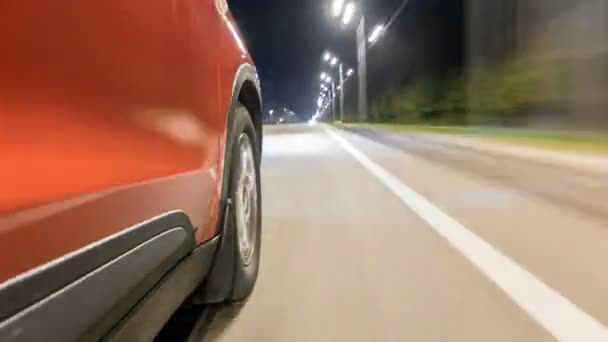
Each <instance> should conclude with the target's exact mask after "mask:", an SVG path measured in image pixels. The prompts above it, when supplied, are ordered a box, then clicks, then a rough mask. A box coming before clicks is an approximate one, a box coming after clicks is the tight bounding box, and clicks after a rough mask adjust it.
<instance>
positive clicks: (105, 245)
mask: <svg viewBox="0 0 608 342" xmlns="http://www.w3.org/2000/svg"><path fill="white" fill-rule="evenodd" d="M83 229H86V227H83ZM195 246H196V242H195V238H194V230H193V227H192V224H191V223H190V220H189V219H188V217H187V215H186V214H185V213H183V212H181V211H174V212H170V213H167V214H164V215H161V216H159V217H156V218H153V219H151V220H148V221H146V222H143V223H141V224H139V225H136V226H134V227H131V228H129V229H126V230H124V231H122V232H121V233H119V234H116V235H114V236H111V237H109V238H107V239H104V240H102V241H100V242H97V243H95V244H92V245H90V246H87V247H85V248H82V249H80V250H78V251H75V252H73V253H70V254H69V255H66V256H64V257H62V258H60V259H58V260H54V261H52V262H50V263H48V264H46V265H43V266H41V267H38V268H36V269H34V270H32V271H29V272H27V273H25V274H23V275H21V276H18V277H17V278H15V279H12V280H9V281H8V282H6V283H4V284H2V285H0V341H81V340H87V341H88V340H99V339H101V338H103V337H104V336H107V334H108V332H109V331H112V330H113V329H117V327H118V326H124V327H131V328H132V329H133V328H134V327H135V324H134V323H129V324H127V320H126V319H125V317H130V316H133V317H140V316H136V315H135V314H134V312H136V311H138V310H137V309H138V308H139V309H141V308H144V307H146V306H149V305H146V303H149V302H150V298H152V296H153V294H158V293H165V294H166V292H167V290H164V291H160V292H159V291H156V289H162V288H166V287H167V286H169V285H167V284H173V283H176V284H177V285H173V286H177V288H183V289H189V288H190V287H193V288H194V287H196V285H197V284H198V283H200V281H202V279H203V277H204V275H205V273H206V272H207V270H208V268H209V265H210V263H211V261H212V259H213V255H214V253H215V246H216V239H214V240H211V241H209V242H208V243H206V244H205V245H204V246H201V247H198V248H195ZM185 269H189V270H190V271H191V272H192V274H190V272H185V271H184V270H185ZM184 273H188V274H186V275H184ZM174 275H181V276H179V277H178V278H179V279H181V281H175V280H173V279H171V280H169V278H173V277H174ZM176 279H177V278H176ZM169 292H171V291H169ZM189 293H190V292H188V293H180V294H179V295H177V294H173V295H172V296H169V297H170V298H169V299H165V301H170V302H174V303H173V305H170V306H171V307H177V306H179V304H180V303H181V301H183V299H184V298H186V297H187V296H188V295H189ZM134 308H135V309H134ZM167 309H168V308H160V310H159V311H163V312H162V313H160V312H159V314H158V316H161V318H162V317H165V316H167V314H166V313H165V312H164V311H166V310H167ZM169 315H170V313H169ZM153 316H154V315H152V314H148V316H147V317H150V318H151V319H152V318H153ZM166 318H167V319H168V316H167V317H166ZM155 321H160V319H159V318H155ZM159 325H160V326H158V327H156V329H160V328H161V327H162V323H160V324H159ZM124 331H126V330H124Z"/></svg>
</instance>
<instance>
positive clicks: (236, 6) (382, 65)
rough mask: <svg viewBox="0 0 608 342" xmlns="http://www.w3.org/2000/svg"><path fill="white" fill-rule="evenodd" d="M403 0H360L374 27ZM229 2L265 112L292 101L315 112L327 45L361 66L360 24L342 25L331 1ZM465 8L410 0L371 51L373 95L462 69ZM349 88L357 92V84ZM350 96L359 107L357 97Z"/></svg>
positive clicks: (455, 0) (305, 113)
mask: <svg viewBox="0 0 608 342" xmlns="http://www.w3.org/2000/svg"><path fill="white" fill-rule="evenodd" d="M401 2H402V0H367V1H366V2H365V1H363V2H359V3H360V4H361V5H362V6H364V9H363V10H364V11H365V13H366V18H367V21H368V27H371V26H373V25H374V24H375V23H382V22H385V21H386V20H387V19H388V18H389V17H390V16H391V15H392V13H394V11H395V10H396V9H397V8H398V7H399V5H400V4H401ZM229 3H230V8H231V10H232V13H233V15H234V16H235V18H236V20H237V22H238V24H239V27H240V29H241V31H242V32H243V35H244V36H245V37H244V38H245V40H246V42H247V45H248V47H249V50H250V52H251V54H252V55H253V59H254V62H255V64H256V66H257V68H258V72H259V74H260V78H261V82H262V92H263V98H264V107H265V110H266V111H268V110H269V109H272V108H282V107H288V108H290V109H291V110H293V111H295V112H296V113H297V114H298V115H299V116H300V117H302V118H306V117H310V116H311V115H313V114H314V111H315V109H316V103H315V102H316V98H317V96H318V92H319V73H320V72H321V70H322V66H321V59H320V58H321V54H322V52H323V51H324V50H326V49H329V50H331V51H333V52H335V53H336V54H338V55H339V56H340V57H341V58H342V60H343V61H344V62H345V65H348V66H351V67H353V68H355V70H356V54H355V53H356V52H355V24H354V23H353V24H351V26H350V27H346V28H343V27H341V25H340V24H339V23H338V22H337V20H334V19H333V18H331V16H330V15H329V5H330V3H331V1H330V0H229ZM462 12H463V11H462V0H411V1H410V3H409V4H408V6H407V7H406V9H405V10H404V12H403V13H402V14H401V15H400V16H399V18H398V19H397V20H396V21H395V24H394V25H393V26H392V27H391V28H390V30H389V32H388V33H387V34H386V36H385V37H384V38H383V39H382V40H381V41H380V42H379V43H378V44H377V45H375V46H374V47H372V48H371V49H370V51H369V52H368V54H369V57H368V58H369V67H368V68H369V70H370V71H369V73H370V75H369V76H368V78H369V88H370V97H372V99H371V100H372V101H373V97H374V96H376V95H377V94H381V93H382V92H384V91H390V90H391V89H390V88H394V87H399V86H403V85H406V84H407V82H409V81H411V80H413V79H415V78H417V77H439V78H441V77H442V76H444V75H447V74H454V73H457V72H458V71H459V69H461V66H462V61H463V58H462V55H463V53H462V51H463V39H462V32H463V22H462V21H463V14H462ZM368 29H369V28H368ZM353 83H354V82H353ZM349 89H352V91H354V89H355V87H354V84H352V85H351V87H349ZM349 91H350V90H349ZM353 95H354V94H353ZM347 98H348V97H347ZM349 98H350V99H351V100H352V101H351V102H353V103H351V105H352V106H354V102H356V97H355V96H350V97H349ZM347 106H349V104H348V103H347Z"/></svg>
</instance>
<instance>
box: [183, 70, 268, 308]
mask: <svg viewBox="0 0 608 342" xmlns="http://www.w3.org/2000/svg"><path fill="white" fill-rule="evenodd" d="M240 106H243V107H245V109H247V112H248V113H249V115H250V117H251V121H252V122H253V125H254V128H255V131H256V135H257V136H256V140H257V145H258V151H259V156H261V153H262V123H263V109H262V97H261V88H260V82H259V79H258V75H257V72H256V70H255V67H254V66H253V65H251V64H248V63H245V64H242V65H241V66H240V67H239V69H238V70H237V72H236V76H235V79H234V85H233V90H232V100H231V103H230V107H229V110H228V114H227V116H226V120H227V122H226V139H227V140H228V139H229V134H230V132H231V128H232V115H233V113H234V112H235V110H236V109H237V108H238V107H240ZM230 153H231V151H230V145H229V142H228V141H226V146H225V151H224V160H225V161H227V160H230V159H231V157H230ZM224 164H225V165H224V170H223V172H222V198H221V201H220V208H221V215H220V221H219V225H218V234H219V243H218V248H217V251H216V255H215V259H214V262H213V265H212V267H211V270H210V272H209V274H208V277H207V279H206V281H205V282H204V283H203V285H202V287H200V288H199V290H200V291H198V292H197V293H195V295H194V296H193V297H191V298H190V300H191V302H193V303H195V304H200V303H205V304H208V303H218V302H222V301H224V300H226V299H227V298H228V296H229V295H230V291H231V290H232V287H231V284H232V282H233V277H234V269H233V265H234V262H235V261H234V253H235V252H234V249H233V247H234V246H233V245H232V243H231V241H232V240H233V239H234V236H233V233H234V232H232V231H231V229H228V226H227V221H226V217H228V215H229V213H230V211H231V209H232V208H231V207H232V205H231V202H230V201H229V200H228V198H224V194H225V189H227V187H228V181H229V177H228V174H229V172H228V170H227V169H226V167H227V165H228V164H227V163H226V162H225V163H224Z"/></svg>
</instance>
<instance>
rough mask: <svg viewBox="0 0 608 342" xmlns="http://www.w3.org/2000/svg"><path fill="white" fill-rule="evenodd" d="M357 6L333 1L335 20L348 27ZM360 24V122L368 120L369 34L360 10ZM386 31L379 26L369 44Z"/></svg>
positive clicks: (358, 61)
mask: <svg viewBox="0 0 608 342" xmlns="http://www.w3.org/2000/svg"><path fill="white" fill-rule="evenodd" d="M356 12H357V6H356V5H355V3H354V2H348V3H345V1H344V0H333V2H332V4H331V13H332V16H333V17H334V18H338V17H340V16H341V17H342V19H341V22H342V24H343V25H344V26H347V25H348V24H350V23H351V22H352V20H353V19H354V18H355V14H356ZM359 12H361V13H360V15H359V24H358V25H357V30H356V41H357V66H358V72H359V120H361V121H365V120H366V119H367V43H368V39H367V33H366V26H365V15H364V14H363V13H362V11H361V9H359ZM383 31H384V26H382V25H378V26H377V27H376V28H375V29H374V31H373V32H372V35H371V36H370V38H369V43H370V44H372V45H373V44H374V43H375V42H376V41H377V40H378V38H379V37H380V35H381V34H382V33H383Z"/></svg>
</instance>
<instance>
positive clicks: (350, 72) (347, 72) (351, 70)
mask: <svg viewBox="0 0 608 342" xmlns="http://www.w3.org/2000/svg"><path fill="white" fill-rule="evenodd" d="M354 73H355V70H353V69H352V68H351V69H348V71H346V77H351V76H352V75H353V74H354Z"/></svg>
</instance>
